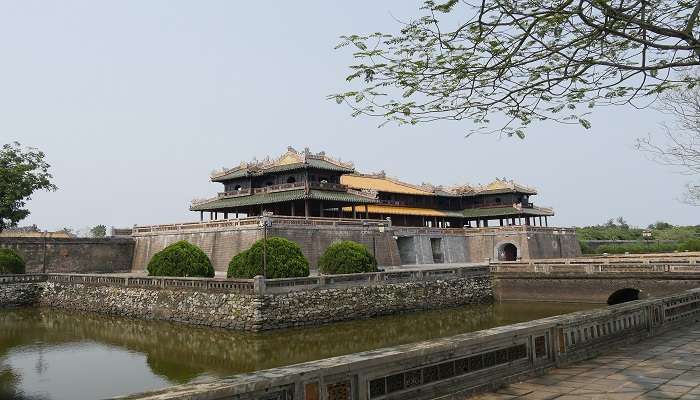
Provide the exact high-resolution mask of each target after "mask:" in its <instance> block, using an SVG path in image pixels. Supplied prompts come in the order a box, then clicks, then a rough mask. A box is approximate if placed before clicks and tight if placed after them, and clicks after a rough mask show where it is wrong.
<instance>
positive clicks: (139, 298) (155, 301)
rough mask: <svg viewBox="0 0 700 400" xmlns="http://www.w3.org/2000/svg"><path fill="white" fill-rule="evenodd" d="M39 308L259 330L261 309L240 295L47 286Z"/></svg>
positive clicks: (252, 297)
mask: <svg viewBox="0 0 700 400" xmlns="http://www.w3.org/2000/svg"><path fill="white" fill-rule="evenodd" d="M41 285H42V286H43V291H42V293H41V297H40V298H39V302H38V304H40V305H42V306H48V307H56V308H63V309H68V310H81V311H92V312H97V313H102V314H112V315H119V316H125V317H133V318H141V319H155V320H165V321H174V322H180V323H186V324H193V325H206V326H215V327H221V328H229V329H239V330H256V327H257V325H258V319H259V315H258V314H259V311H258V309H259V305H260V303H259V302H258V301H256V299H255V297H254V296H252V295H249V294H241V293H216V292H214V293H212V292H204V291H192V290H172V289H146V288H129V287H127V288H125V287H115V286H108V285H100V286H93V285H84V284H70V283H69V284H66V283H56V282H46V283H43V284H41Z"/></svg>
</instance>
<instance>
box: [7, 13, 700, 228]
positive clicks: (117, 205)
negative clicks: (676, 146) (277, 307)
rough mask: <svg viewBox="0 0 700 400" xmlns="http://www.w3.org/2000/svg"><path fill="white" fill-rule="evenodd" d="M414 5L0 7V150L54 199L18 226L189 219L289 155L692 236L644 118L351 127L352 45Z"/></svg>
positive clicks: (694, 213)
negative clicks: (261, 165) (319, 157)
mask: <svg viewBox="0 0 700 400" xmlns="http://www.w3.org/2000/svg"><path fill="white" fill-rule="evenodd" d="M420 4H421V3H420V2H419V1H407V0H385V1H381V2H376V1H369V0H356V1H353V2H348V1H328V0H327V1H315V0H314V1H309V0H307V1H303V2H282V1H269V2H234V1H213V0H207V1H196V2H195V1H173V0H167V1H166V0H162V1H159V0H149V1H142V0H141V1H139V0H125V1H95V0H88V1H69V0H64V1H61V2H46V1H33V0H23V1H6V0H0V57H1V59H2V61H1V62H0V142H2V143H7V142H10V141H19V142H20V143H22V145H26V146H33V147H37V148H39V149H41V150H42V151H44V152H45V153H46V156H47V161H48V162H49V163H50V164H51V172H52V173H53V175H54V178H55V183H56V184H57V185H58V187H59V190H58V191H56V192H38V193H36V194H35V195H34V196H33V198H32V200H31V201H30V202H29V208H30V211H31V215H30V216H29V217H28V218H27V219H26V220H24V221H22V222H21V223H20V225H28V224H37V225H38V226H39V227H40V228H41V229H48V230H53V229H60V228H62V227H73V228H76V229H83V228H84V227H88V226H93V225H97V224H105V225H107V226H116V227H129V226H132V225H134V224H137V225H147V224H161V223H175V222H185V221H192V220H198V218H199V215H198V214H197V213H193V212H190V211H189V210H188V207H189V204H190V201H191V200H192V199H194V198H204V197H210V196H212V195H214V194H215V193H216V192H218V191H221V190H222V187H221V185H220V184H215V183H211V182H210V181H209V174H210V172H211V171H212V170H214V169H220V168H222V167H232V166H235V165H237V164H239V163H240V162H241V161H249V160H251V159H253V158H254V157H257V158H258V159H261V158H264V157H265V156H267V155H270V156H278V155H280V154H282V153H283V152H284V151H286V148H287V146H293V147H295V148H297V149H303V148H305V147H309V148H310V149H311V150H312V151H314V152H317V151H326V152H327V153H328V154H329V155H331V156H334V157H339V158H341V159H343V160H349V161H353V162H354V163H355V166H356V168H357V169H358V170H359V171H361V172H376V171H380V170H384V171H386V173H387V174H388V175H390V176H393V177H396V178H399V179H402V180H405V181H408V182H413V183H422V182H430V183H434V184H444V185H452V184H463V183H470V184H479V183H481V184H483V183H488V182H490V181H492V180H493V179H494V178H496V177H499V178H502V177H506V178H508V179H514V180H516V181H517V182H520V183H523V184H526V185H529V186H534V187H536V188H537V189H538V191H539V195H538V196H536V197H534V198H533V201H534V202H535V204H537V205H542V206H550V207H553V208H554V209H555V212H556V216H555V217H554V218H553V219H552V220H551V221H550V226H551V225H552V224H555V225H560V226H572V225H577V226H582V225H591V224H599V223H603V222H605V221H606V220H607V219H609V218H615V217H618V216H623V217H624V218H625V219H626V220H627V221H628V222H629V223H630V224H632V225H636V226H646V225H648V224H650V223H653V222H655V221H659V220H663V221H667V222H670V223H673V224H682V225H689V224H700V212H699V211H700V210H699V209H698V208H697V207H691V206H687V205H684V204H682V203H680V202H679V200H678V199H679V198H680V197H681V195H682V192H683V189H684V184H685V183H686V182H688V180H689V177H687V176H683V175H681V174H679V173H678V171H674V170H673V169H671V168H669V167H666V166H661V165H658V164H656V163H654V162H653V161H651V160H649V159H648V158H647V157H646V156H645V155H644V154H642V153H640V152H638V151H637V150H635V149H634V140H635V138H638V137H642V136H646V135H648V134H650V133H656V132H660V126H659V124H660V123H661V122H662V121H663V119H664V118H665V116H663V115H661V114H659V113H658V112H656V111H654V110H652V109H646V110H635V109H630V108H626V107H614V108H600V109H596V110H594V114H593V115H592V116H591V117H590V118H588V119H589V120H590V121H591V122H592V124H593V126H592V128H591V129H590V130H585V129H583V128H581V127H572V126H564V125H558V124H556V123H545V124H539V125H536V126H534V127H533V128H531V129H530V131H529V132H528V136H527V138H526V139H525V140H520V139H516V138H507V137H498V136H495V135H479V136H471V137H469V138H466V137H465V133H467V132H468V130H469V126H468V125H466V123H465V122H441V123H435V124H426V125H419V126H411V127H407V126H396V125H391V124H390V125H386V126H384V127H382V128H378V125H379V124H380V123H381V121H380V120H378V119H373V118H368V117H364V118H363V117H358V118H352V117H351V116H350V111H349V110H348V108H347V107H345V106H340V105H337V104H336V103H335V102H334V101H329V100H327V99H326V96H327V95H328V94H331V93H336V92H341V91H345V90H349V89H350V86H348V84H347V83H346V82H345V76H347V75H348V74H349V70H348V68H347V66H348V65H350V64H351V63H352V61H353V60H352V56H351V54H350V53H349V52H348V50H335V49H334V46H335V45H336V44H337V43H338V37H339V36H340V35H343V34H350V33H367V32H375V31H386V32H395V31H397V29H399V27H400V24H399V22H398V21H401V20H410V19H411V18H413V17H416V16H418V15H420V14H419V10H418V8H419V6H420Z"/></svg>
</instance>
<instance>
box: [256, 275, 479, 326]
mask: <svg viewBox="0 0 700 400" xmlns="http://www.w3.org/2000/svg"><path fill="white" fill-rule="evenodd" d="M491 302H493V290H492V287H491V278H490V277H488V276H481V277H472V278H458V279H450V280H444V281H442V280H438V281H428V282H405V283H400V284H390V285H377V286H359V287H350V288H346V289H325V290H304V291H295V292H289V293H285V294H278V295H265V296H264V298H263V299H262V307H261V309H260V313H261V317H262V318H261V319H262V325H261V328H262V329H279V328H287V327H292V326H303V325H318V324H321V323H326V322H332V321H342V320H353V319H363V318H368V317H374V316H378V315H387V314H396V313H400V312H408V311H416V310H427V309H436V308H447V307H456V306H460V305H465V304H485V303H491Z"/></svg>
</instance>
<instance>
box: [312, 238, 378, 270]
mask: <svg viewBox="0 0 700 400" xmlns="http://www.w3.org/2000/svg"><path fill="white" fill-rule="evenodd" d="M318 268H319V269H320V271H321V273H322V274H328V275H335V274H355V273H360V272H377V260H375V259H374V256H372V254H371V253H370V252H369V250H368V249H367V247H365V246H363V245H361V244H359V243H355V242H351V241H349V240H347V241H342V242H337V243H333V244H332V245H330V246H328V248H327V249H326V251H325V252H324V253H323V255H322V256H321V259H320V260H318Z"/></svg>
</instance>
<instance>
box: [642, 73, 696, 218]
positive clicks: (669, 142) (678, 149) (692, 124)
mask: <svg viewBox="0 0 700 400" xmlns="http://www.w3.org/2000/svg"><path fill="white" fill-rule="evenodd" d="M687 76H688V80H691V79H693V80H698V79H700V74H699V73H698V71H696V72H695V73H693V74H689V75H687ZM656 108H657V109H658V110H660V111H661V112H663V113H665V114H666V115H668V116H669V118H670V120H671V122H669V123H664V124H662V129H663V133H662V134H657V135H649V136H647V137H645V138H641V139H638V140H637V148H638V149H639V150H642V151H644V152H646V153H648V154H650V155H651V156H652V158H653V159H654V160H655V161H657V162H659V163H661V164H665V165H670V166H672V167H675V168H677V169H678V170H679V172H681V173H683V174H686V175H689V176H695V177H697V176H698V175H700V87H698V86H694V87H692V88H677V89H674V90H669V91H668V92H666V93H664V94H663V96H662V97H661V101H659V102H658V104H657V107H656ZM682 200H683V201H684V202H685V203H687V204H690V205H694V206H700V181H696V182H694V183H688V184H687V185H686V192H685V194H684V197H683V199H682Z"/></svg>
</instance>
